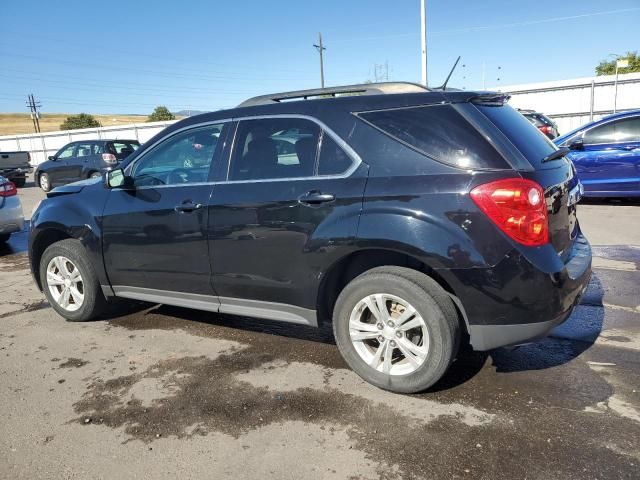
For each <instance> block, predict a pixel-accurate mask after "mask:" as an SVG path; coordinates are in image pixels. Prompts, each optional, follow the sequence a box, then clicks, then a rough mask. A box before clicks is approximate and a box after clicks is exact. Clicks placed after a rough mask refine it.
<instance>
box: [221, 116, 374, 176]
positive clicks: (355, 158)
mask: <svg viewBox="0 0 640 480" xmlns="http://www.w3.org/2000/svg"><path fill="white" fill-rule="evenodd" d="M271 118H299V119H303V120H310V121H312V122H313V123H315V124H316V125H318V126H319V127H320V134H321V135H320V136H321V137H322V135H323V134H324V133H325V132H326V134H327V135H329V136H330V137H331V138H332V139H333V140H334V141H335V142H336V143H337V144H338V146H339V147H340V148H342V150H344V152H345V154H346V155H347V157H349V158H350V159H351V166H350V167H349V168H348V169H346V170H345V171H344V172H342V173H340V174H334V175H312V176H306V177H283V178H260V179H250V180H229V175H230V173H231V160H232V159H233V153H234V151H235V147H236V140H237V134H238V127H239V126H240V122H242V121H245V120H267V119H271ZM233 121H235V122H236V128H235V130H234V132H233V139H232V141H231V149H230V151H229V156H228V158H227V176H226V180H225V181H223V182H216V183H265V182H292V181H300V180H327V179H338V178H348V177H350V176H351V174H353V172H355V171H356V170H357V169H358V167H359V166H360V164H361V163H362V159H361V158H360V155H358V154H357V153H356V151H355V150H354V149H353V148H351V146H350V145H349V144H348V143H347V142H345V141H344V140H343V139H342V138H340V137H339V136H338V135H337V134H336V133H335V132H334V131H333V130H331V129H330V128H329V127H328V126H327V125H326V124H325V123H324V122H322V121H321V120H318V119H317V118H315V117H312V116H310V115H302V114H295V113H282V114H274V115H248V116H245V117H238V118H234V119H233ZM318 140H320V139H318ZM319 143H320V141H318V144H319ZM318 148H319V147H318ZM317 152H319V150H317ZM319 160H320V158H319V155H317V156H316V164H317V163H318V161H319ZM316 166H317V165H316ZM314 171H315V167H314Z"/></svg>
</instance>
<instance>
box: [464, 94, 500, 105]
mask: <svg viewBox="0 0 640 480" xmlns="http://www.w3.org/2000/svg"><path fill="white" fill-rule="evenodd" d="M510 98H511V95H508V94H506V93H500V92H483V93H480V94H478V95H475V96H473V97H471V98H469V100H468V102H470V103H473V104H475V105H486V106H489V107H501V106H502V105H504V104H505V103H507V102H508V101H509V99H510Z"/></svg>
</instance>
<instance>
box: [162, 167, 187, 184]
mask: <svg viewBox="0 0 640 480" xmlns="http://www.w3.org/2000/svg"><path fill="white" fill-rule="evenodd" d="M188 181H189V170H187V169H186V168H176V169H175V170H173V171H172V172H171V173H169V175H167V184H171V185H174V184H176V183H187V182H188Z"/></svg>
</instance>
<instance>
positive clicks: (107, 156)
mask: <svg viewBox="0 0 640 480" xmlns="http://www.w3.org/2000/svg"><path fill="white" fill-rule="evenodd" d="M102 160H104V161H105V163H108V164H109V165H115V164H116V163H118V159H117V158H116V156H115V155H114V154H113V153H103V154H102Z"/></svg>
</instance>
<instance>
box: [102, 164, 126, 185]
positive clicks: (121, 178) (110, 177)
mask: <svg viewBox="0 0 640 480" xmlns="http://www.w3.org/2000/svg"><path fill="white" fill-rule="evenodd" d="M130 180H131V179H130V178H129V177H127V176H126V175H125V174H124V170H122V169H121V168H116V169H114V170H110V171H108V172H107V174H106V175H105V176H104V183H105V186H106V187H107V188H118V187H127V186H131V181H130Z"/></svg>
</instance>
